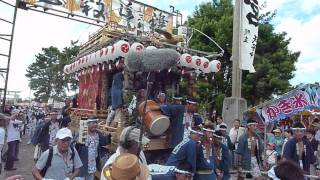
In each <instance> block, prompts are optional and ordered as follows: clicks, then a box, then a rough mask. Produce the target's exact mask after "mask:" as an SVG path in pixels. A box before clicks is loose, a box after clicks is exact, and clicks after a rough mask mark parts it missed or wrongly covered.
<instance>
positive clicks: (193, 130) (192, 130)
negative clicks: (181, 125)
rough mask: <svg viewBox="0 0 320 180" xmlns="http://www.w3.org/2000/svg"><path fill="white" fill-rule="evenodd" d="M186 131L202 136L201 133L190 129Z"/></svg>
mask: <svg viewBox="0 0 320 180" xmlns="http://www.w3.org/2000/svg"><path fill="white" fill-rule="evenodd" d="M188 130H189V131H190V132H192V133H195V134H199V135H203V133H202V132H199V131H195V130H193V129H191V127H189V128H188Z"/></svg>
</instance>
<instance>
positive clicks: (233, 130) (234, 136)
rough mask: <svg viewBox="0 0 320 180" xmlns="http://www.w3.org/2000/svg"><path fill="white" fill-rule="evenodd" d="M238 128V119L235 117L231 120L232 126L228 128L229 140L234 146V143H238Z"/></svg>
mask: <svg viewBox="0 0 320 180" xmlns="http://www.w3.org/2000/svg"><path fill="white" fill-rule="evenodd" d="M239 128H240V120H239V119H235V120H234V121H233V127H232V128H231V129H230V132H229V137H230V141H231V143H232V144H233V146H234V147H236V144H238V135H239Z"/></svg>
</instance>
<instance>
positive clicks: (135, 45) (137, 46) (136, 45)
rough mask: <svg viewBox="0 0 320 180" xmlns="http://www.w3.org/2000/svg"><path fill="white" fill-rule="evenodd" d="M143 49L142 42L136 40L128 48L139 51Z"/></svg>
mask: <svg viewBox="0 0 320 180" xmlns="http://www.w3.org/2000/svg"><path fill="white" fill-rule="evenodd" d="M143 50H144V46H143V44H141V43H137V42H135V43H133V44H132V45H131V48H130V51H137V52H141V51H143Z"/></svg>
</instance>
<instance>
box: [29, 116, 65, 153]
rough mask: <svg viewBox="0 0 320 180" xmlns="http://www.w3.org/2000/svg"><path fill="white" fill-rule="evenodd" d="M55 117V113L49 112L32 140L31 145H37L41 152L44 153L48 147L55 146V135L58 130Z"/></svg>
mask: <svg viewBox="0 0 320 180" xmlns="http://www.w3.org/2000/svg"><path fill="white" fill-rule="evenodd" d="M57 115H58V113H57V112H51V113H50V114H49V115H48V117H47V118H46V119H45V121H44V122H43V123H41V125H40V126H39V128H38V129H37V130H36V131H37V132H36V133H35V136H34V137H33V138H32V144H34V145H39V146H40V149H41V151H42V152H44V151H46V150H47V149H48V148H49V146H54V145H55V137H56V133H57V131H58V130H59V122H58V121H57Z"/></svg>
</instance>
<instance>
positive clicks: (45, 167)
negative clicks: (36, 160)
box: [40, 146, 74, 177]
mask: <svg viewBox="0 0 320 180" xmlns="http://www.w3.org/2000/svg"><path fill="white" fill-rule="evenodd" d="M52 156H53V147H52V146H50V147H49V155H48V159H47V162H46V165H45V166H44V168H43V169H42V170H41V171H40V174H41V176H42V177H45V176H46V173H47V170H48V168H49V167H50V166H51V161H52ZM71 159H72V163H73V166H72V172H74V149H73V147H71Z"/></svg>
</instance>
